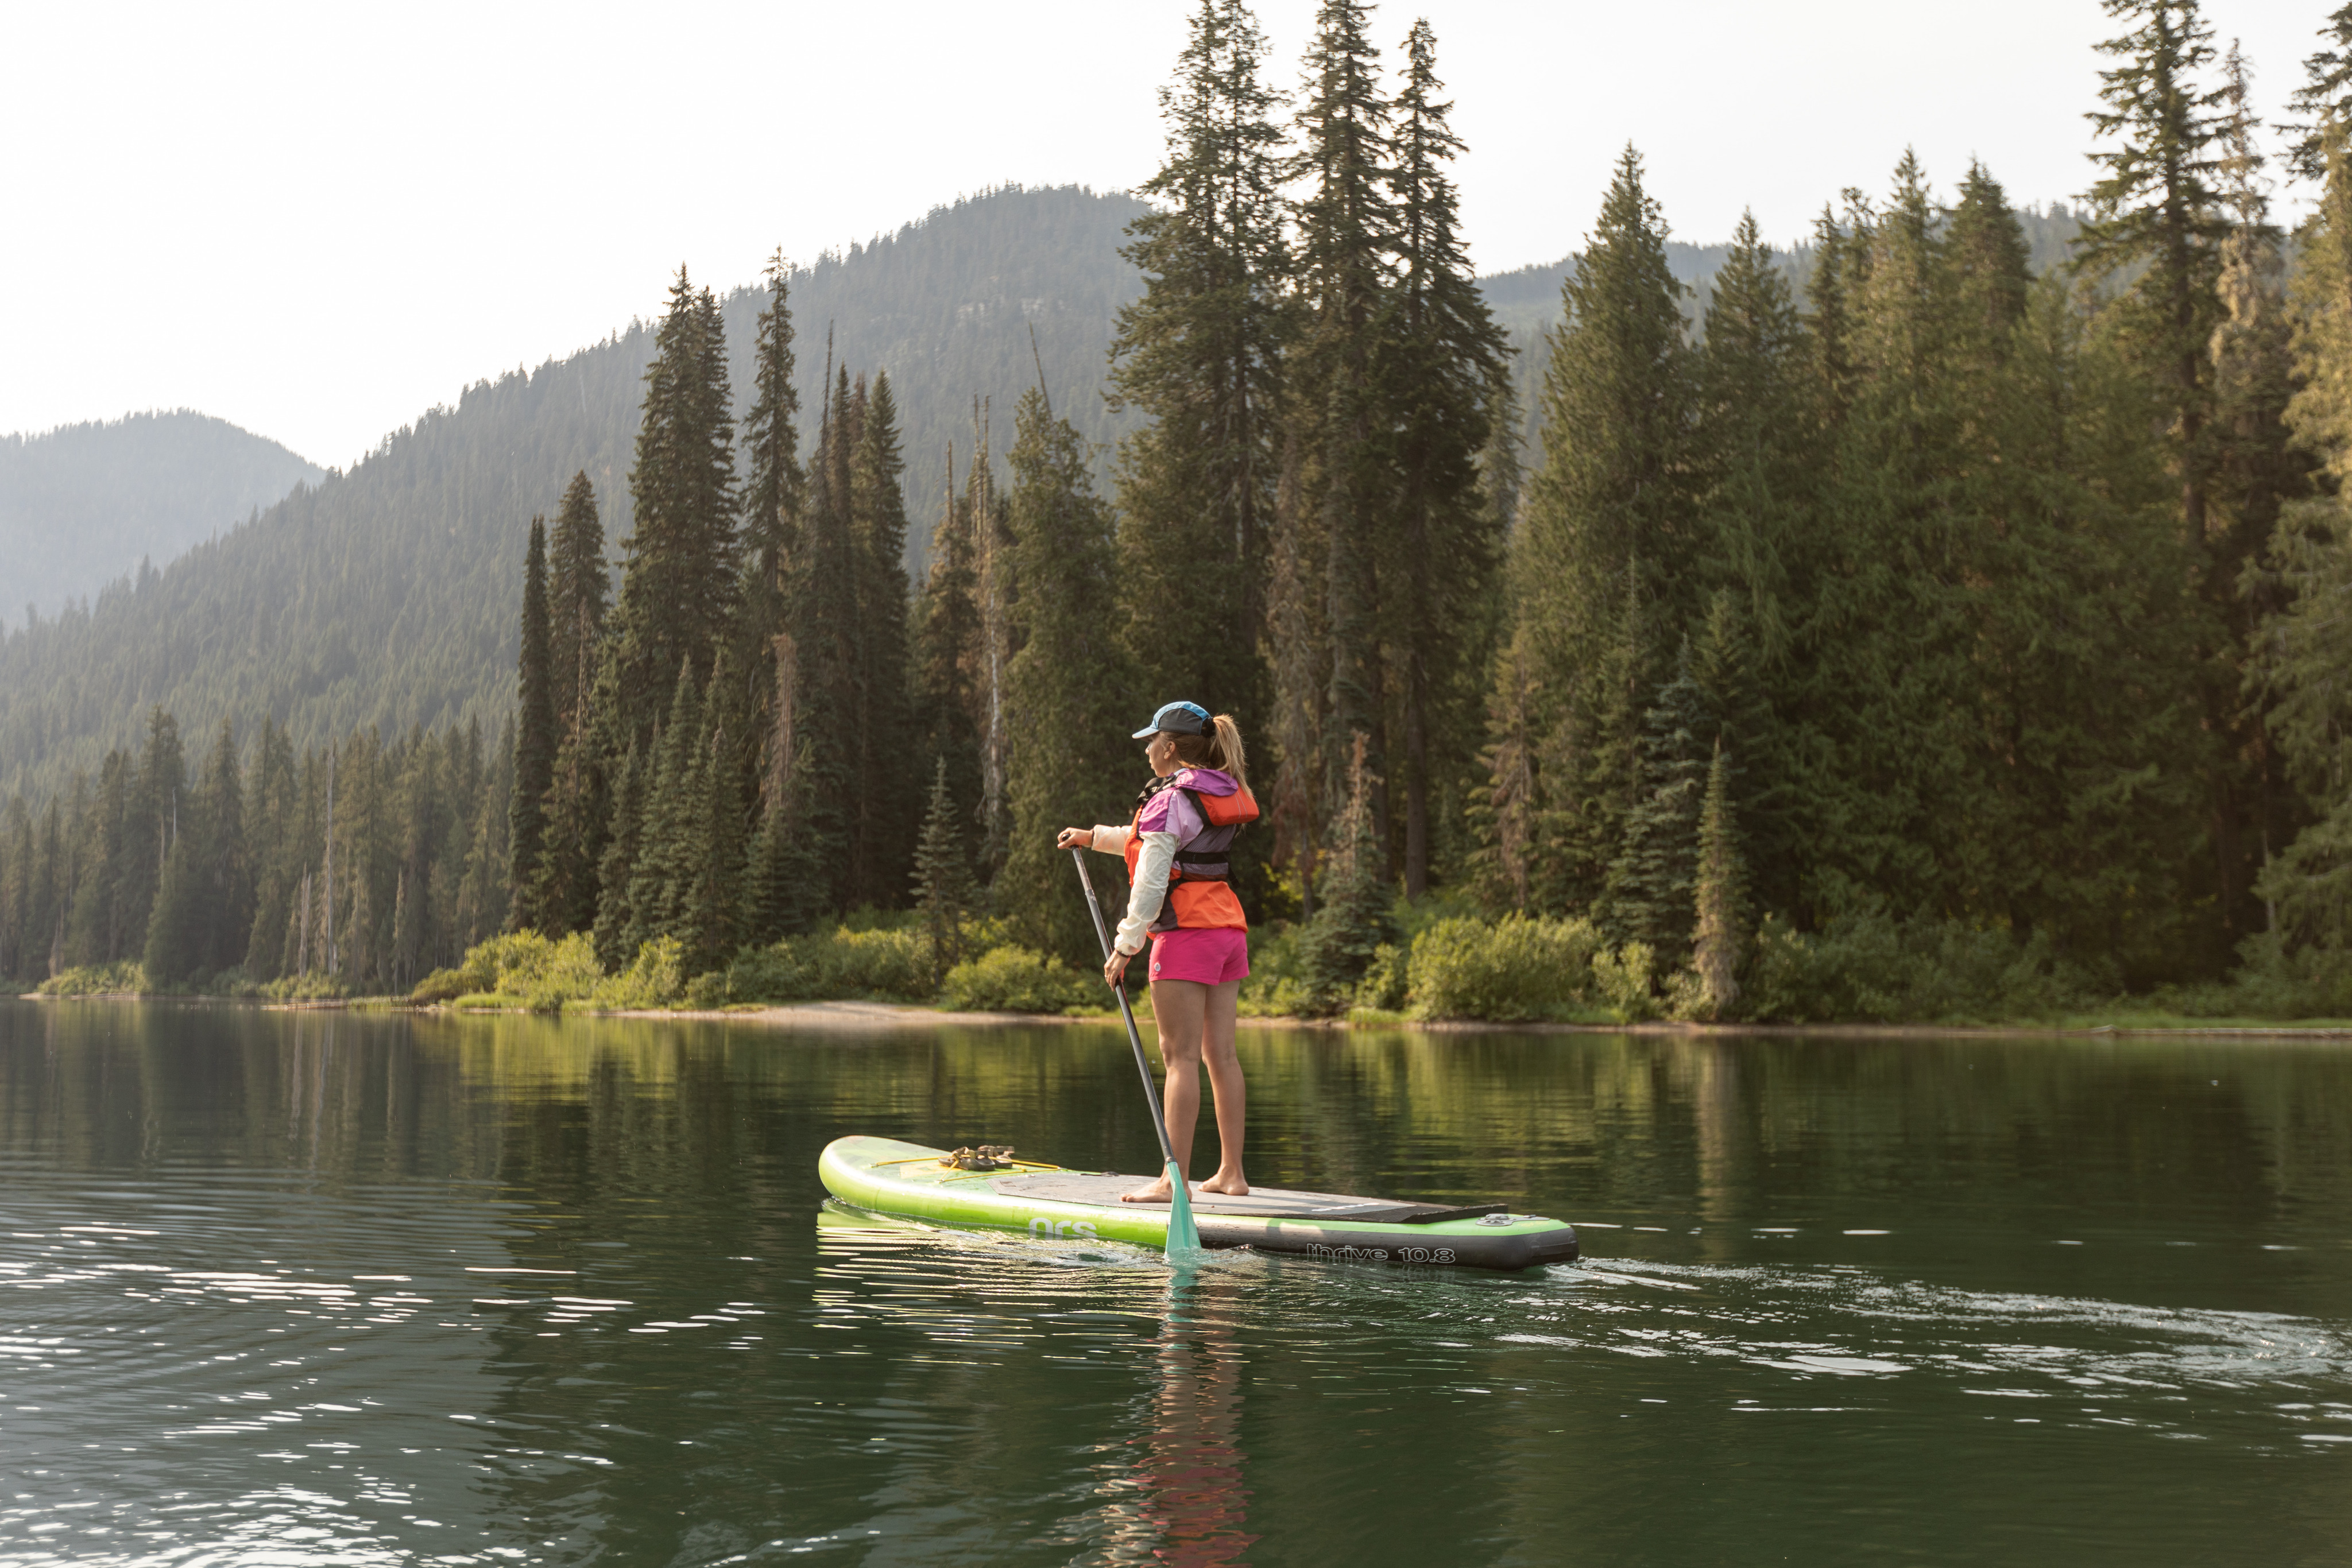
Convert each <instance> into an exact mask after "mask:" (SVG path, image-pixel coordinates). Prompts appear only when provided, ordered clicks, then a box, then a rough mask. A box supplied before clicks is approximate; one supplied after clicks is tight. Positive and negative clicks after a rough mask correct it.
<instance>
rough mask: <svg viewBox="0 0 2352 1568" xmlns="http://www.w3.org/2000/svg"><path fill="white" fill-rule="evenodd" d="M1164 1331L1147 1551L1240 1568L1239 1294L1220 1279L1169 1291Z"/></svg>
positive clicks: (1146, 1497) (1176, 1284)
mask: <svg viewBox="0 0 2352 1568" xmlns="http://www.w3.org/2000/svg"><path fill="white" fill-rule="evenodd" d="M1168 1297H1169V1299H1168V1304H1167V1307H1166V1310H1165V1312H1164V1315H1163V1316H1162V1317H1161V1319H1160V1333H1159V1344H1158V1346H1157V1359H1158V1361H1159V1367H1158V1373H1159V1378H1158V1384H1157V1386H1156V1387H1154V1388H1153V1389H1152V1391H1151V1395H1150V1437H1149V1438H1148V1439H1147V1440H1146V1442H1145V1451H1144V1453H1143V1455H1142V1456H1141V1457H1140V1458H1139V1462H1138V1463H1137V1466H1136V1483H1137V1485H1138V1487H1139V1490H1141V1492H1142V1494H1143V1502H1142V1506H1141V1508H1140V1509H1139V1521H1140V1523H1141V1525H1142V1526H1143V1528H1142V1529H1141V1530H1139V1531H1138V1532H1137V1538H1138V1540H1139V1542H1149V1543H1150V1548H1151V1554H1152V1556H1154V1557H1156V1558H1158V1559H1159V1560H1160V1561H1162V1562H1166V1563H1177V1564H1180V1565H1181V1568H1201V1565H1202V1564H1208V1563H1241V1562H1244V1561H1246V1559H1245V1558H1244V1557H1243V1556H1242V1553H1243V1552H1244V1551H1245V1550H1247V1548H1248V1547H1249V1544H1250V1543H1251V1542H1254V1541H1255V1540H1256V1539H1257V1537H1256V1536H1255V1535H1252V1534H1250V1533H1249V1530H1248V1526H1249V1495H1250V1493H1249V1483H1248V1479H1247V1477H1246V1476H1245V1475H1244V1469H1243V1466H1244V1461H1243V1456H1242V1450H1241V1446H1240V1431H1241V1406H1242V1356H1241V1349H1240V1345H1239V1343H1237V1341H1236V1339H1235V1334H1234V1321H1233V1316H1232V1314H1233V1312H1234V1309H1236V1308H1237V1307H1239V1306H1240V1305H1241V1297H1240V1292H1239V1291H1236V1290H1234V1288H1233V1287H1232V1286H1231V1284H1230V1283H1229V1282H1227V1281H1222V1280H1220V1279H1218V1278H1217V1276H1216V1275H1215V1274H1214V1273H1207V1274H1202V1273H1194V1272H1186V1273H1182V1274H1179V1275H1178V1276H1177V1277H1175V1278H1174V1279H1171V1281H1169V1287H1168Z"/></svg>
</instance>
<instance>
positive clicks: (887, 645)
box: [849, 371, 922, 908]
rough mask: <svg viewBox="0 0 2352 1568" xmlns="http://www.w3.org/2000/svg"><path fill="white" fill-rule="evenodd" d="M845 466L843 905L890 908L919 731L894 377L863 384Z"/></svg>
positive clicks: (905, 843)
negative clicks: (853, 599) (851, 726)
mask: <svg viewBox="0 0 2352 1568" xmlns="http://www.w3.org/2000/svg"><path fill="white" fill-rule="evenodd" d="M860 390H861V391H862V392H864V394H865V395H864V396H863V397H862V398H860V399H859V404H860V408H859V417H858V420H857V446H856V452H855V454H854V455H853V457H852V462H851V469H850V486H851V488H850V496H851V508H852V516H853V518H854V522H853V528H854V535H855V543H856V577H857V633H858V635H857V649H858V671H857V679H856V691H857V695H858V699H859V701H858V711H857V740H856V784H855V786H854V789H855V795H854V799H855V801H856V820H855V826H854V829H853V834H852V838H851V850H850V860H851V869H850V883H851V893H850V899H849V902H850V903H851V904H853V905H855V904H873V905H875V906H877V907H886V908H887V907H888V906H890V905H892V904H897V903H898V901H899V900H900V899H902V898H903V897H904V896H905V888H906V885H907V868H908V865H909V864H910V863H911V861H910V853H909V851H910V846H911V844H912V842H913V840H914V836H915V832H916V831H917V824H918V822H919V818H920V806H919V802H920V800H921V799H922V795H921V784H920V775H919V774H917V773H916V772H914V770H913V768H912V766H911V763H912V759H913V758H914V757H915V756H916V745H917V742H916V736H915V733H914V728H913V725H912V722H911V718H910V716H909V715H908V709H907V701H908V695H909V694H908V656H907V655H908V640H907V568H906V554H907V508H906V496H905V492H904V490H903V489H902V488H901V487H900V485H899V475H900V474H901V473H902V472H903V471H904V469H905V467H906V464H905V462H904V460H903V459H902V458H901V457H900V456H899V452H898V402H897V400H896V399H895V398H894V397H893V396H892V395H891V392H890V378H889V376H888V375H887V374H885V373H884V372H882V371H876V372H875V375H874V382H873V385H872V387H871V388H870V389H865V388H861V389H860Z"/></svg>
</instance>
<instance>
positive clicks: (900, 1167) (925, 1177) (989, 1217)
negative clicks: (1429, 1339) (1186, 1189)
mask: <svg viewBox="0 0 2352 1568" xmlns="http://www.w3.org/2000/svg"><path fill="white" fill-rule="evenodd" d="M817 1174H818V1176H819V1177H820V1178H821V1179H822V1180H823V1181H824V1185H825V1187H826V1189H827V1190H828V1191H830V1192H831V1193H832V1194H833V1196H834V1197H835V1198H837V1199H839V1200H840V1201H841V1202H843V1203H845V1204H848V1205H851V1206H852V1207H859V1208H866V1209H871V1210H874V1211H875V1212H877V1213H881V1214H892V1215H898V1216H901V1217H903V1218H912V1219H929V1220H935V1221H938V1222H940V1223H942V1224H947V1225H980V1226H989V1227H993V1228H1002V1229H1006V1230H1020V1231H1025V1232H1027V1233H1028V1234H1029V1235H1031V1236H1033V1237H1039V1238H1048V1239H1057V1240H1076V1241H1126V1242H1132V1243H1135V1244H1137V1245H1139V1246H1145V1247H1165V1246H1166V1245H1167V1239H1168V1225H1169V1219H1170V1216H1171V1207H1170V1206H1169V1205H1167V1204H1164V1203H1125V1202H1122V1201H1120V1200H1121V1198H1122V1197H1123V1196H1124V1195H1125V1194H1127V1193H1129V1192H1132V1191H1134V1190H1135V1189H1136V1188H1137V1187H1139V1186H1143V1185H1145V1184H1146V1183H1147V1182H1149V1181H1150V1180H1151V1179H1152V1178H1150V1177H1149V1176H1122V1175H1119V1174H1118V1173H1116V1172H1112V1171H1083V1170H1068V1169H1063V1168H1060V1167H1056V1166H1048V1165H1043V1164H1040V1163H1037V1162H1033V1161H1028V1160H1023V1161H1021V1162H1020V1163H1019V1166H1018V1168H1015V1169H1012V1170H1004V1171H968V1170H963V1169H960V1168H957V1166H955V1164H954V1161H953V1157H952V1156H950V1155H947V1154H946V1152H945V1151H943V1150H940V1149H931V1148H926V1147H924V1146H923V1145H919V1144H908V1143H901V1142H899V1141H898V1140H897V1139H894V1138H874V1137H855V1136H853V1137H845V1138H836V1139H835V1140H834V1141H833V1142H832V1143H831V1144H829V1145H826V1146H825V1149H824V1153H823V1154H822V1155H819V1156H818V1159H817ZM1191 1197H1192V1217H1193V1218H1194V1220H1195V1222H1196V1223H1197V1224H1198V1227H1199V1229H1200V1237H1201V1240H1202V1244H1203V1245H1204V1246H1206V1247H1208V1248H1210V1249H1221V1248H1241V1247H1245V1248H1249V1249H1254V1250H1256V1251H1261V1252H1289V1253H1304V1254H1306V1255H1307V1256H1309V1257H1313V1258H1318V1259H1328V1260H1334V1261H1341V1262H1363V1263H1425V1264H1443V1265H1453V1266H1460V1267H1468V1268H1479V1269H1526V1268H1532V1267H1536V1266H1538V1265H1541V1264H1546V1263H1570V1262H1574V1261H1575V1260H1576V1258H1577V1256H1578V1247H1577V1239H1576V1228H1575V1227H1573V1226H1571V1225H1566V1224H1563V1223H1561V1222H1560V1221H1559V1220H1556V1219H1547V1218H1543V1217H1542V1216H1540V1215H1533V1214H1514V1213H1510V1212H1508V1211H1507V1208H1506V1207H1505V1206H1504V1205H1502V1204H1478V1205H1475V1206H1473V1207H1453V1206H1449V1205H1446V1204H1438V1203H1413V1202H1409V1201H1404V1200H1401V1199H1398V1198H1392V1197H1361V1196H1360V1195H1357V1194H1353V1193H1340V1192H1301V1191H1298V1190H1296V1189H1294V1188H1290V1187H1258V1188H1255V1190H1253V1191H1251V1192H1249V1193H1247V1194H1245V1195H1244V1196H1242V1197H1227V1196H1225V1195H1224V1194H1223V1193H1211V1192H1201V1191H1199V1190H1197V1189H1195V1190H1194V1191H1192V1194H1191Z"/></svg>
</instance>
